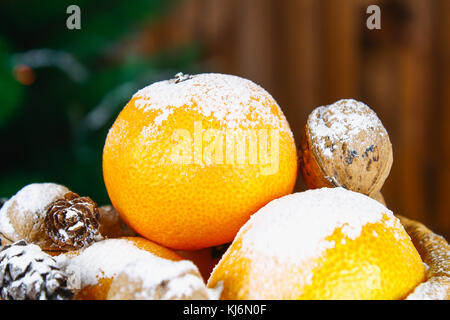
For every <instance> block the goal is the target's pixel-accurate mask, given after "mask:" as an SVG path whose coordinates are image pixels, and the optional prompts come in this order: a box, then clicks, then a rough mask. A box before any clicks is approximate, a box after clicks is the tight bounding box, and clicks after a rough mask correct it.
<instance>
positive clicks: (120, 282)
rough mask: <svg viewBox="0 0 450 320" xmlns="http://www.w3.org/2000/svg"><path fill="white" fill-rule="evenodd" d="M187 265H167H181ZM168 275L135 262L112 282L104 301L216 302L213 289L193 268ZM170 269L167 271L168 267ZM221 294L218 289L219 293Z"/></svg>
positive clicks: (174, 264) (143, 262)
mask: <svg viewBox="0 0 450 320" xmlns="http://www.w3.org/2000/svg"><path fill="white" fill-rule="evenodd" d="M184 263H187V261H178V262H170V264H171V265H173V266H172V268H173V267H176V264H184ZM168 267H169V265H168V266H166V271H165V272H164V273H167V275H164V276H161V275H159V274H160V273H161V272H160V271H158V270H154V268H155V267H154V266H152V263H151V262H150V263H149V262H146V261H145V260H141V261H137V262H135V263H132V264H130V265H128V266H127V267H125V268H124V270H123V271H122V272H121V273H119V274H118V275H117V277H116V278H114V279H113V281H112V283H111V287H110V289H109V293H108V298H107V300H209V299H218V297H219V294H220V292H218V293H219V294H214V293H215V292H216V290H215V289H208V288H207V287H206V285H205V283H204V282H203V279H202V277H201V275H200V273H199V272H198V270H196V268H184V269H180V270H176V268H174V271H173V272H170V271H167V268H168ZM169 269H170V267H169ZM219 290H220V289H219Z"/></svg>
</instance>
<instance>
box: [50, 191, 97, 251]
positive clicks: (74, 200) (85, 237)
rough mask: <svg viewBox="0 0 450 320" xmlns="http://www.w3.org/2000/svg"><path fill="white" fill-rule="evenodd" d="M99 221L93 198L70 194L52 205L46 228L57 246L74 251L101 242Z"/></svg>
mask: <svg viewBox="0 0 450 320" xmlns="http://www.w3.org/2000/svg"><path fill="white" fill-rule="evenodd" d="M99 219H100V215H99V211H98V208H97V204H96V203H95V202H94V201H92V199H91V198H89V197H80V196H79V195H78V194H76V193H74V192H68V193H66V194H65V195H64V198H63V199H58V200H56V201H55V202H53V203H52V204H51V205H50V207H49V208H48V210H47V214H46V217H45V226H46V229H47V233H48V235H49V237H50V238H51V239H52V241H53V242H54V243H55V244H57V245H58V246H59V247H60V248H62V249H67V250H73V249H79V248H82V247H85V246H87V245H89V244H91V243H92V242H94V241H98V240H101V238H102V237H101V235H100V233H99Z"/></svg>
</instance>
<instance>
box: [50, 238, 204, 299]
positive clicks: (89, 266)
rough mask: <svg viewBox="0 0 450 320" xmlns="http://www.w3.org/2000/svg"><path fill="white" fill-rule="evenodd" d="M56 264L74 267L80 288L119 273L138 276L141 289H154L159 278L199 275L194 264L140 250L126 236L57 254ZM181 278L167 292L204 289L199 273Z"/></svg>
mask: <svg viewBox="0 0 450 320" xmlns="http://www.w3.org/2000/svg"><path fill="white" fill-rule="evenodd" d="M56 260H57V262H58V265H59V266H61V267H62V268H64V269H66V270H73V271H74V272H75V273H76V274H75V276H76V277H78V280H79V284H80V287H81V288H83V287H85V286H87V285H95V284H97V283H98V281H99V280H100V279H102V278H114V277H116V276H117V275H118V274H119V273H121V272H126V274H127V275H128V276H129V277H130V278H132V279H138V280H139V281H140V282H141V283H142V285H143V288H144V289H152V288H155V287H156V286H157V285H158V284H160V283H161V282H162V281H169V283H171V282H172V281H171V280H173V279H175V278H177V277H178V276H179V275H182V274H192V273H196V274H198V269H197V267H196V266H195V265H194V264H193V263H192V262H191V261H187V260H183V261H170V260H167V259H163V258H160V257H158V256H156V255H154V254H152V253H150V252H148V251H146V250H143V249H139V248H138V247H136V246H135V245H134V243H133V242H131V241H129V240H126V239H109V240H104V241H100V242H97V243H94V244H92V245H91V246H89V247H88V248H86V249H84V250H83V251H81V252H80V253H79V254H78V255H75V256H73V255H72V254H70V253H69V254H67V255H60V256H58V257H56ZM196 278H197V279H193V278H192V277H183V279H178V280H177V281H176V282H175V283H173V284H170V286H169V289H170V292H169V293H168V295H174V296H175V295H178V294H181V293H184V294H188V293H189V292H191V290H194V289H198V288H200V286H202V287H203V288H205V290H206V287H205V284H204V283H203V281H202V279H201V278H200V276H198V277H196Z"/></svg>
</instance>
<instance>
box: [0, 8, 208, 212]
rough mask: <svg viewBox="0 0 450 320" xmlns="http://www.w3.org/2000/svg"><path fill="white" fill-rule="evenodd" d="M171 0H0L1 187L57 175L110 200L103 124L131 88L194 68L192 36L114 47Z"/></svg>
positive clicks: (10, 189) (1, 191) (9, 189)
mask: <svg viewBox="0 0 450 320" xmlns="http://www.w3.org/2000/svg"><path fill="white" fill-rule="evenodd" d="M176 2H178V1H174V0H145V1H141V0H134V1H131V2H130V1H126V0H97V1H88V0H83V1H73V0H70V1H66V0H58V1H28V0H27V1H21V0H16V1H14V0H3V1H2V2H0V99H1V103H0V137H1V157H0V168H1V169H0V197H10V196H12V195H13V194H15V193H16V192H17V191H18V190H19V189H21V188H22V187H23V186H25V185H27V184H29V183H33V182H56V183H61V184H64V185H66V186H68V187H69V188H70V189H72V190H73V191H75V192H77V193H79V194H80V195H88V196H90V197H92V198H93V199H94V200H95V201H97V202H98V203H99V204H105V203H108V202H109V200H108V196H107V193H106V190H105V187H104V183H103V177H102V169H101V157H102V150H103V145H104V141H105V138H106V135H107V132H108V129H109V128H110V127H111V125H112V123H113V122H114V120H115V118H116V116H117V114H118V113H119V112H120V110H121V109H122V108H123V106H124V105H125V104H126V102H127V101H128V100H129V99H130V97H131V96H132V95H133V93H134V92H136V91H137V90H138V89H140V88H142V87H144V86H146V85H148V84H150V83H152V82H154V81H157V80H160V79H167V78H168V77H171V76H173V75H174V74H175V73H176V72H178V71H183V72H188V73H189V72H190V71H192V69H193V68H195V65H196V62H197V61H198V60H199V55H200V46H199V45H197V44H195V43H192V44H188V45H185V46H183V47H176V48H170V49H166V50H165V51H164V52H154V53H152V54H148V53H147V54H142V53H139V52H135V53H134V52H128V51H127V54H125V55H117V51H118V50H119V51H120V50H121V44H122V43H123V41H124V39H125V40H126V39H127V38H129V37H132V36H133V35H135V34H136V33H137V32H139V30H140V29H142V27H143V26H146V27H148V26H149V25H150V27H151V25H152V23H156V22H157V21H158V19H160V18H161V17H164V15H165V14H167V12H168V10H170V9H171V7H172V6H173V5H174V4H175V3H176ZM72 4H76V5H78V6H79V7H80V8H81V30H68V29H67V28H66V19H67V18H68V16H69V15H68V14H67V13H66V9H67V7H68V6H69V5H72ZM118 56H119V58H118ZM18 66H27V67H29V68H31V70H32V73H33V74H34V79H35V80H34V82H33V83H32V84H30V85H24V84H22V83H21V82H20V81H18V80H17V77H15V70H17V68H18Z"/></svg>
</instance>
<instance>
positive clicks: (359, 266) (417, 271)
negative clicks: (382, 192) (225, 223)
mask: <svg viewBox="0 0 450 320" xmlns="http://www.w3.org/2000/svg"><path fill="white" fill-rule="evenodd" d="M424 277H425V268H424V265H423V263H422V260H421V258H420V256H419V254H418V252H417V251H416V249H415V247H414V245H413V244H412V242H411V239H410V237H409V236H408V234H407V233H406V231H405V230H404V228H403V226H402V225H401V223H400V221H399V220H398V219H397V218H396V217H395V216H394V215H393V214H392V212H391V211H390V210H389V209H387V208H386V207H385V206H383V205H382V204H380V203H379V202H377V201H375V200H373V199H371V198H369V197H367V196H365V195H363V194H360V193H356V192H353V191H349V190H345V189H343V188H334V189H330V188H323V189H316V190H309V191H306V192H302V193H296V194H292V195H288V196H285V197H282V198H280V199H277V200H274V201H272V202H270V203H269V204H268V205H266V206H265V207H263V208H262V209H260V210H259V211H258V212H257V213H255V214H254V215H253V216H252V217H251V218H250V220H249V221H248V222H247V223H246V224H245V225H244V226H243V227H242V229H241V230H240V231H239V233H238V234H237V236H236V238H235V240H234V241H233V243H232V245H231V246H230V248H229V249H228V250H227V252H226V253H225V254H224V256H223V257H222V259H221V261H220V262H219V264H218V265H217V266H216V267H215V269H214V270H213V272H212V275H211V278H210V279H209V281H208V285H209V286H211V287H214V286H215V285H216V284H217V283H218V282H220V281H223V284H224V290H223V292H222V297H221V298H222V299H401V298H404V297H405V296H406V295H407V294H408V293H410V292H411V290H413V289H414V288H415V287H416V286H417V285H418V284H419V283H420V282H421V281H423V280H424Z"/></svg>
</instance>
